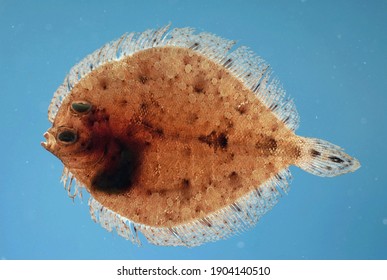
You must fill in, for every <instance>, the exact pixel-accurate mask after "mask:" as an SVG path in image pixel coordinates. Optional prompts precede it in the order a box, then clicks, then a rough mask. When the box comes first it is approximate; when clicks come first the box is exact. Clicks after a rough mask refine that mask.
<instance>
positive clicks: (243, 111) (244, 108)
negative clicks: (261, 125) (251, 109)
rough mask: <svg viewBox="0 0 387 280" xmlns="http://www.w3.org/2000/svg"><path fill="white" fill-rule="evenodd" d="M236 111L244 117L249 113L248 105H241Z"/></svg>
mask: <svg viewBox="0 0 387 280" xmlns="http://www.w3.org/2000/svg"><path fill="white" fill-rule="evenodd" d="M236 110H237V111H238V112H239V114H241V115H243V114H245V113H246V112H247V105H246V104H240V105H239V106H238V107H237V108H236Z"/></svg>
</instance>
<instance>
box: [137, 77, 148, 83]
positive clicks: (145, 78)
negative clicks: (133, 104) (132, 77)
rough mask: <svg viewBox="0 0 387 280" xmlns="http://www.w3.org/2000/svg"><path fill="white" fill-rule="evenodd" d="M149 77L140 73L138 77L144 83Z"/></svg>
mask: <svg viewBox="0 0 387 280" xmlns="http://www.w3.org/2000/svg"><path fill="white" fill-rule="evenodd" d="M148 79H149V78H148V77H147V76H145V75H140V76H139V77H138V80H139V81H140V82H141V83H142V84H145V83H146V82H147V81H148Z"/></svg>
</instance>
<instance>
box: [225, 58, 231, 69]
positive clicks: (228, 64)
mask: <svg viewBox="0 0 387 280" xmlns="http://www.w3.org/2000/svg"><path fill="white" fill-rule="evenodd" d="M232 64H233V60H232V58H229V59H227V60H226V61H225V62H224V63H223V66H224V67H226V68H230V67H231V66H232Z"/></svg>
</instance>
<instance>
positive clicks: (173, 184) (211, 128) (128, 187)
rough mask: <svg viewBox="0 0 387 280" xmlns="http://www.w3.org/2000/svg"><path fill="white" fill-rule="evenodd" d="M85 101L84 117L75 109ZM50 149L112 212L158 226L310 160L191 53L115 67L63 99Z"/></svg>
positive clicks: (176, 51) (145, 57)
mask: <svg viewBox="0 0 387 280" xmlns="http://www.w3.org/2000/svg"><path fill="white" fill-rule="evenodd" d="M78 101H86V102H88V103H90V104H92V109H91V110H90V111H89V112H87V113H85V114H77V113H76V112H74V111H73V110H71V104H72V103H73V102H78ZM63 129H71V130H72V131H75V133H76V134H77V141H76V142H75V143H73V144H68V145H60V144H59V143H55V144H52V145H50V147H49V150H50V151H51V152H52V153H54V154H55V155H56V156H57V157H59V158H60V159H61V160H62V161H63V163H64V164H65V166H66V167H67V168H68V169H69V170H70V171H71V172H72V173H73V174H74V176H75V178H76V179H77V180H78V181H79V182H81V183H82V184H84V185H85V186H86V188H87V189H88V191H89V192H90V193H91V194H92V195H93V197H94V198H95V199H96V200H98V201H99V202H100V203H102V204H103V205H104V206H106V207H108V208H109V209H111V210H113V211H114V212H116V213H118V214H120V215H122V216H124V217H127V218H128V219H130V220H132V221H135V222H138V223H142V224H146V225H151V226H169V227H170V226H174V225H179V224H184V223H187V222H189V221H192V220H196V219H200V218H203V217H206V216H207V215H208V214H209V213H212V212H214V211H216V210H219V209H221V208H222V207H225V206H227V205H229V204H231V203H233V202H234V201H236V199H238V198H240V197H242V196H243V195H245V194H247V193H248V192H250V191H251V190H252V189H254V188H256V187H258V186H260V185H261V184H262V183H263V182H265V181H266V180H267V179H269V178H271V177H273V176H275V175H276V174H277V173H278V172H279V171H280V170H282V169H284V168H286V167H288V166H289V165H291V164H296V163H297V160H298V159H299V158H300V157H301V156H302V153H303V149H301V148H300V147H301V146H300V143H302V141H303V140H302V138H301V137H298V136H296V135H295V134H294V133H293V131H291V130H290V129H288V128H287V127H286V126H285V125H284V124H283V123H282V122H281V121H280V120H279V119H278V118H277V117H276V116H275V115H274V114H273V113H272V112H271V111H270V110H269V109H268V108H267V107H265V106H264V105H263V104H262V103H261V102H260V101H259V100H258V98H257V97H256V96H255V95H254V93H253V92H252V91H251V90H249V89H247V88H246V87H244V85H243V84H242V82H241V81H240V80H238V79H237V78H235V77H234V76H232V75H231V74H230V73H229V72H228V71H227V69H226V68H225V67H223V66H220V65H217V64H215V63H213V62H212V61H210V60H209V59H207V58H206V57H204V56H203V55H200V54H198V53H196V52H194V51H192V50H190V49H186V48H178V47H162V48H152V49H147V50H143V51H139V52H137V53H135V54H134V55H132V56H130V57H127V58H124V59H122V60H120V61H114V62H110V63H107V64H105V65H103V66H101V67H99V68H97V69H95V70H94V71H92V72H91V73H90V74H89V75H87V76H86V77H84V78H83V79H82V80H81V81H80V82H79V83H78V84H77V85H76V86H75V87H74V88H73V89H72V92H71V94H70V95H69V96H68V97H67V98H66V99H65V100H64V101H63V104H62V106H61V107H60V109H59V111H58V114H57V116H56V118H55V121H54V124H53V128H51V129H50V130H49V132H50V134H51V135H53V137H55V135H57V134H58V131H61V130H63Z"/></svg>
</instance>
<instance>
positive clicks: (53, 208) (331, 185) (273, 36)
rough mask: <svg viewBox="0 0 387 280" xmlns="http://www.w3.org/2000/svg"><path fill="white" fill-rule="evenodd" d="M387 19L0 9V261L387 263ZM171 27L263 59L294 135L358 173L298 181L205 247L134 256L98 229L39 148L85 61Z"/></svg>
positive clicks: (301, 176) (165, 4) (385, 10)
mask: <svg viewBox="0 0 387 280" xmlns="http://www.w3.org/2000/svg"><path fill="white" fill-rule="evenodd" d="M108 2H109V3H110V4H107V3H108ZM208 2H210V3H208ZM239 2H241V3H239ZM386 14H387V2H386V1H306V0H305V1H269V0H268V1H243V2H242V1H178V0H171V1H69V0H67V1H14V0H9V1H4V0H3V1H0V35H1V43H0V86H1V87H0V95H1V103H0V111H1V113H2V114H1V118H2V119H1V122H0V127H1V138H0V139H1V140H0V141H1V142H0V143H1V160H0V167H1V168H0V170H1V173H0V174H1V178H0V258H3V259H387V180H386V176H385V175H386V158H387V149H386V148H385V144H384V143H386V140H387V139H386V135H387V131H386V127H387V125H386V122H387V118H386V115H387V114H386V105H387V92H386V91H387V67H386V65H387V32H386V27H387V17H386ZM169 22H172V24H173V27H185V26H191V27H195V28H196V29H197V30H198V31H208V32H212V33H215V34H217V35H220V36H222V37H225V38H228V39H236V40H238V43H239V45H247V46H249V47H250V48H251V49H252V50H254V51H255V52H256V53H257V54H259V55H260V56H262V57H263V58H265V59H266V60H267V61H268V62H269V63H270V64H271V65H272V67H273V69H274V71H275V74H276V75H277V76H278V77H279V78H280V80H281V82H282V84H283V86H284V87H285V89H286V90H287V93H288V94H289V95H290V96H292V97H293V98H294V99H295V102H296V104H297V109H298V111H299V113H300V116H301V125H300V128H299V129H298V130H297V133H298V134H300V135H304V136H314V137H319V138H323V139H326V140H329V141H331V142H333V143H336V144H338V145H340V146H343V147H344V148H345V149H346V151H347V152H348V153H350V154H351V155H353V156H355V157H356V158H358V159H359V160H360V162H361V164H362V167H361V168H360V169H359V170H358V171H357V172H355V173H352V174H348V175H344V176H341V177H336V178H319V177H315V176H312V175H310V174H307V173H305V172H303V171H301V170H299V169H297V168H291V171H292V173H293V177H294V179H293V181H292V183H291V190H290V193H289V194H288V195H287V196H284V197H283V198H282V199H281V201H280V202H279V204H278V205H277V206H275V207H274V208H273V210H272V211H271V212H269V213H268V214H267V215H266V216H264V217H263V219H262V220H261V221H260V222H259V223H258V225H257V226H256V227H254V228H253V229H251V230H249V231H247V232H245V233H243V234H240V235H238V236H234V237H232V238H230V239H228V240H225V241H223V240H222V241H219V242H216V243H208V244H205V245H203V246H200V247H196V248H191V249H188V248H171V247H157V246H154V245H151V244H149V243H147V242H146V241H144V240H143V241H144V242H143V246H142V247H137V246H135V245H133V244H131V243H130V242H129V241H126V240H124V239H122V238H120V237H118V236H117V235H116V234H112V233H109V232H107V231H106V230H104V229H102V228H101V227H100V226H99V225H98V224H95V223H94V222H93V221H92V220H91V219H90V217H89V212H88V207H87V198H86V199H84V200H83V201H81V200H79V199H76V200H75V202H74V203H73V202H72V201H71V199H69V198H68V197H67V194H66V192H65V190H64V189H63V186H62V184H61V183H60V182H59V178H60V175H61V172H62V164H61V162H60V161H59V160H58V159H57V158H55V157H54V156H52V155H51V154H50V153H48V152H46V151H45V150H44V149H43V148H42V147H41V146H40V141H42V140H43V136H42V134H43V133H44V132H45V131H46V129H47V128H48V127H49V126H50V123H49V122H48V120H47V107H48V105H49V103H50V100H51V98H52V94H53V93H54V91H55V90H56V89H57V87H58V86H59V85H60V84H61V83H62V81H63V79H64V77H65V75H66V74H67V72H68V70H69V69H70V68H71V66H73V65H74V64H75V63H77V62H78V61H79V60H80V59H82V58H83V57H84V56H85V55H87V54H89V53H91V52H92V51H94V50H95V49H97V48H99V47H100V46H101V45H102V44H104V43H105V42H108V41H110V40H113V39H115V38H117V37H119V36H121V35H122V34H123V33H125V32H131V31H143V30H145V29H148V28H156V27H161V26H164V25H165V24H167V23H169Z"/></svg>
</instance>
